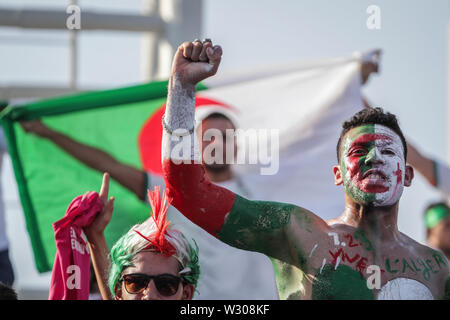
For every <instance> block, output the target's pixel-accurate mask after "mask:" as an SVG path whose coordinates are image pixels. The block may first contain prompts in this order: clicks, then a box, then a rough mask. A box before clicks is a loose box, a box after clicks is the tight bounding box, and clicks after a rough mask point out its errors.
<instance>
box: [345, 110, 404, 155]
mask: <svg viewBox="0 0 450 320" xmlns="http://www.w3.org/2000/svg"><path fill="white" fill-rule="evenodd" d="M365 124H379V125H383V126H385V127H388V128H389V129H392V131H394V132H395V133H397V134H398V136H399V137H400V139H401V140H402V144H403V150H404V153H405V161H406V156H407V153H408V148H407V146H406V139H405V137H404V136H403V132H402V130H401V129H400V126H399V125H398V121H397V117H396V116H395V115H394V114H392V113H390V112H384V110H383V109H382V108H365V109H363V110H361V111H359V112H357V113H355V114H354V115H353V117H351V118H350V120H348V121H345V122H344V123H343V124H342V131H341V135H340V137H339V140H338V143H337V146H336V153H337V159H338V162H340V160H341V157H340V154H339V150H340V148H341V141H342V137H344V136H345V134H346V133H347V132H348V131H350V130H351V129H353V128H356V127H359V126H362V125H365Z"/></svg>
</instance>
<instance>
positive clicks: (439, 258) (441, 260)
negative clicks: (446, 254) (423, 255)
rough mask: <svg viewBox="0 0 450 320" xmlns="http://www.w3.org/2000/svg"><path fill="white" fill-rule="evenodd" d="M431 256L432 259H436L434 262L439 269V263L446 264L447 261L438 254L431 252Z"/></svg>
mask: <svg viewBox="0 0 450 320" xmlns="http://www.w3.org/2000/svg"><path fill="white" fill-rule="evenodd" d="M433 258H434V261H436V264H437V265H438V267H439V269H441V268H442V267H441V265H443V266H447V262H446V261H445V259H443V258H442V256H441V255H440V254H437V253H435V254H433Z"/></svg>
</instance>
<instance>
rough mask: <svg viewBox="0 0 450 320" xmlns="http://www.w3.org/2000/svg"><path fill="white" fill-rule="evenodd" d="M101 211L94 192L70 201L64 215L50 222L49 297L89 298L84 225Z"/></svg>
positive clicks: (88, 268) (50, 298)
mask: <svg viewBox="0 0 450 320" xmlns="http://www.w3.org/2000/svg"><path fill="white" fill-rule="evenodd" d="M101 210H102V203H101V201H100V198H99V195H98V193H97V192H88V193H86V194H84V195H82V196H78V197H76V198H75V199H73V200H72V202H71V204H70V205H69V208H68V209H67V211H66V215H65V216H64V218H62V219H61V220H58V221H57V222H55V223H54V224H53V229H54V230H55V241H56V257H55V263H54V264H53V271H52V280H51V283H50V293H49V297H48V298H49V300H88V299H89V278H90V253H89V249H88V245H87V243H86V241H85V238H84V237H85V236H84V233H83V227H85V226H88V225H90V224H91V223H92V221H93V220H94V218H95V217H96V215H97V214H98V213H99V212H100V211H101Z"/></svg>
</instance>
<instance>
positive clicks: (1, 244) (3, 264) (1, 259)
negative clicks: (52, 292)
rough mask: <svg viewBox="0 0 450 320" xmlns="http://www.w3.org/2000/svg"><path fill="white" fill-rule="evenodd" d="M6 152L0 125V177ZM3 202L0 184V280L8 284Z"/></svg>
mask: <svg viewBox="0 0 450 320" xmlns="http://www.w3.org/2000/svg"><path fill="white" fill-rule="evenodd" d="M6 106H7V104H6V103H5V102H2V101H0V113H1V112H2V111H3V110H4V109H5V108H6ZM7 152H8V147H7V145H6V139H5V133H4V132H3V128H2V127H1V126H0V177H1V173H2V160H3V156H4V155H5V154H6V153H7ZM5 214H6V212H5V204H4V203H3V192H2V186H1V184H0V282H3V283H4V284H6V285H8V286H12V285H13V283H14V270H13V267H12V265H11V260H10V258H9V241H8V237H7V235H6V219H5Z"/></svg>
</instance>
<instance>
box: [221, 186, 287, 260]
mask: <svg viewBox="0 0 450 320" xmlns="http://www.w3.org/2000/svg"><path fill="white" fill-rule="evenodd" d="M294 209H295V206H294V205H290V204H281V203H276V202H265V201H249V200H247V199H244V198H242V197H240V196H238V195H236V199H235V201H234V204H233V208H232V210H231V212H230V213H229V214H228V216H227V218H226V219H225V222H224V224H223V226H222V228H221V230H220V231H219V232H218V238H219V239H220V240H221V241H224V242H225V243H228V244H230V245H232V246H235V247H238V248H241V249H245V250H251V251H258V252H265V253H266V254H267V252H268V251H273V250H275V251H276V250H278V248H279V247H278V248H276V247H277V246H280V245H283V240H285V239H281V237H280V231H281V229H282V228H283V227H285V226H286V225H287V224H288V223H289V221H290V216H291V212H292V211H293V210H294ZM271 240H273V242H271Z"/></svg>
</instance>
